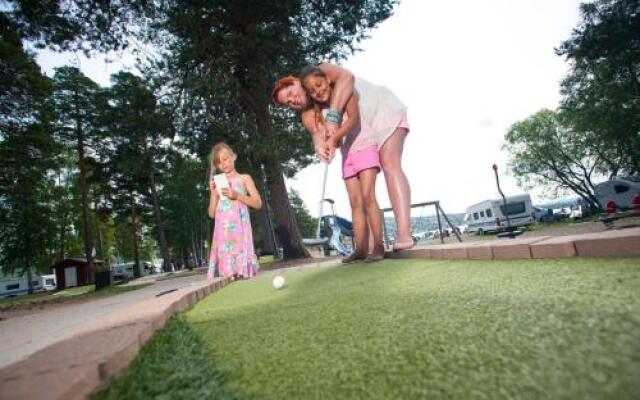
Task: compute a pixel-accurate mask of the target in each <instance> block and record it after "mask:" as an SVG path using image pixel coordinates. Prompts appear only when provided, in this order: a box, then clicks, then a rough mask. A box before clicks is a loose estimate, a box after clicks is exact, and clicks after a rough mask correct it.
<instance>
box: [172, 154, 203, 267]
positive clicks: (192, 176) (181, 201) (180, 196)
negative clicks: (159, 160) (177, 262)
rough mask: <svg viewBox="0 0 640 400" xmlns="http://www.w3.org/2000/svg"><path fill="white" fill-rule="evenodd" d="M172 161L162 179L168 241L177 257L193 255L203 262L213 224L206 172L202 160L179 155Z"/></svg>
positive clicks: (175, 155)
mask: <svg viewBox="0 0 640 400" xmlns="http://www.w3.org/2000/svg"><path fill="white" fill-rule="evenodd" d="M171 159H172V163H171V168H170V169H169V170H168V171H167V175H166V176H164V177H163V178H162V182H163V183H162V184H163V187H164V188H163V191H162V204H163V205H164V206H165V210H166V213H165V217H166V222H167V224H166V225H167V241H168V242H169V243H170V247H172V248H173V250H174V253H173V256H174V258H176V259H178V258H180V257H181V255H182V254H188V253H193V254H194V255H195V256H196V258H197V259H198V260H199V261H200V263H201V262H202V260H203V259H205V258H206V257H207V255H206V254H203V253H204V252H203V249H202V247H203V243H204V241H207V242H208V241H209V240H210V238H209V234H208V233H209V232H210V229H209V226H210V222H209V221H208V217H207V211H206V208H207V206H208V204H209V203H208V201H209V196H208V192H207V191H206V185H205V184H206V182H207V177H206V169H205V166H204V163H202V162H200V161H199V160H193V159H192V158H190V157H185V156H182V155H180V154H179V153H176V154H174V155H173V157H172V158H171ZM182 261H183V262H186V260H182Z"/></svg>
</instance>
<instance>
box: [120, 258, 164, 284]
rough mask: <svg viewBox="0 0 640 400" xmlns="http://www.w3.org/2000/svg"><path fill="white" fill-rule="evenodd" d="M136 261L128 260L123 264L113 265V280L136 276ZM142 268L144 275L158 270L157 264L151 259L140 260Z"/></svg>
mask: <svg viewBox="0 0 640 400" xmlns="http://www.w3.org/2000/svg"><path fill="white" fill-rule="evenodd" d="M135 265H136V263H134V262H126V263H122V264H114V265H112V266H111V275H112V276H113V280H115V281H121V280H129V279H133V278H134V277H135V273H134V270H133V269H134V268H135ZM140 270H141V273H142V276H146V275H151V274H154V273H156V272H157V268H156V266H155V265H154V264H153V263H152V262H150V261H140Z"/></svg>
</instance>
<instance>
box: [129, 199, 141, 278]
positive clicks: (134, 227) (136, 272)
mask: <svg viewBox="0 0 640 400" xmlns="http://www.w3.org/2000/svg"><path fill="white" fill-rule="evenodd" d="M131 232H132V234H133V261H134V265H133V276H134V277H136V278H139V277H140V275H141V274H140V256H139V255H138V213H137V211H136V206H135V205H134V206H132V207H131Z"/></svg>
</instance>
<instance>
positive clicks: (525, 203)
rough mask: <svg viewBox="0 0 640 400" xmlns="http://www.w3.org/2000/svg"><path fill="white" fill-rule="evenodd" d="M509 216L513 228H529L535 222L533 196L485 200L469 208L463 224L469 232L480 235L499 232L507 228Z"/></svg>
mask: <svg viewBox="0 0 640 400" xmlns="http://www.w3.org/2000/svg"><path fill="white" fill-rule="evenodd" d="M507 215H508V216H509V221H510V223H511V226H512V227H516V226H527V225H531V224H533V223H534V222H535V216H534V215H535V214H534V209H533V206H532V205H531V196H529V195H528V194H521V195H517V196H509V197H507V204H506V206H505V204H504V201H503V199H495V200H485V201H482V202H480V203H477V204H474V205H472V206H470V207H468V208H467V210H466V212H465V216H464V220H463V224H465V225H467V232H475V233H477V234H479V235H482V234H484V233H485V232H499V231H503V230H505V229H506V228H507Z"/></svg>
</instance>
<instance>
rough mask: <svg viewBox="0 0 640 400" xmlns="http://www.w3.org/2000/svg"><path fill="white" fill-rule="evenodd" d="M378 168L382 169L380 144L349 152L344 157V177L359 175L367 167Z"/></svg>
mask: <svg viewBox="0 0 640 400" xmlns="http://www.w3.org/2000/svg"><path fill="white" fill-rule="evenodd" d="M369 168H376V169H377V170H378V172H379V171H380V168H381V166H380V155H379V154H378V146H376V145H372V146H368V147H365V148H363V149H360V150H358V151H354V152H353V153H349V154H347V156H346V157H344V158H343V159H342V179H348V178H351V177H354V176H356V175H358V174H359V173H360V172H362V171H364V170H365V169H369Z"/></svg>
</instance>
